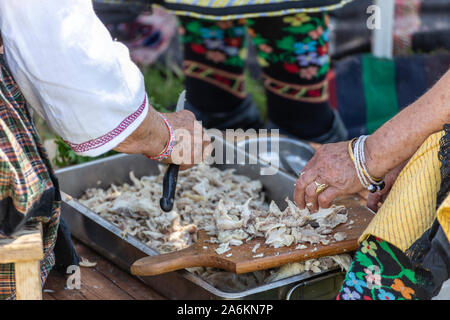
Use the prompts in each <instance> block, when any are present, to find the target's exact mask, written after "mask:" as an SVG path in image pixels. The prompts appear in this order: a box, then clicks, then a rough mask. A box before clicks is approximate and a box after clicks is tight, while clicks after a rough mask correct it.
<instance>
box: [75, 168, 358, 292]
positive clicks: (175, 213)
mask: <svg viewBox="0 0 450 320" xmlns="http://www.w3.org/2000/svg"><path fill="white" fill-rule="evenodd" d="M164 171H165V169H164V168H163V167H162V166H161V167H160V174H159V175H156V176H144V177H142V178H140V179H138V178H136V177H135V176H134V174H133V172H130V179H131V184H128V183H125V184H123V185H120V186H116V185H111V187H110V188H108V189H107V190H103V189H101V188H92V189H88V190H86V192H85V194H84V195H83V196H82V197H81V198H80V199H79V201H80V202H81V203H82V204H83V205H85V206H87V207H88V208H90V209H91V210H92V211H94V212H97V213H98V214H99V215H100V216H101V217H103V218H105V219H106V220H108V221H110V222H112V223H113V224H114V225H116V226H118V227H119V228H120V229H121V230H123V236H126V235H132V236H134V237H136V238H137V239H139V240H140V241H142V242H143V243H145V244H147V245H148V246H149V247H151V248H153V249H155V250H157V251H158V252H160V253H167V252H172V251H177V250H181V249H183V248H186V247H188V246H190V245H191V244H192V243H194V242H195V241H196V236H197V230H206V231H207V233H208V235H210V236H211V238H210V239H209V241H210V242H212V243H218V244H219V247H218V249H217V250H216V251H217V253H218V254H224V253H225V252H227V251H228V250H229V246H230V245H236V246H237V245H241V244H242V243H243V241H248V240H250V239H252V238H254V237H264V238H265V239H266V244H268V245H270V246H272V247H274V248H279V247H283V246H290V245H292V244H296V245H297V248H303V247H304V245H305V244H306V243H311V244H319V243H321V244H328V243H329V242H330V241H341V240H343V239H345V234H344V233H337V234H335V235H334V236H333V237H332V236H331V235H330V233H331V231H332V229H333V228H334V227H336V226H337V225H339V224H341V223H345V222H346V221H347V214H346V209H345V208H344V207H342V206H340V207H332V208H330V209H321V210H319V211H318V212H317V213H314V214H310V212H309V210H308V209H305V210H300V209H299V208H298V207H297V206H296V205H295V204H294V203H293V202H291V201H289V200H288V199H286V201H287V204H288V206H287V208H286V209H285V210H284V211H281V210H280V209H279V208H278V206H277V205H276V204H275V203H274V202H272V203H270V205H268V204H267V202H265V195H264V192H263V188H262V184H261V182H260V181H257V180H251V179H250V178H248V177H246V176H242V175H238V174H235V172H234V170H233V169H230V170H223V171H222V170H219V169H217V168H214V167H210V166H208V165H206V164H200V165H198V166H195V167H194V168H192V169H189V170H185V171H180V172H179V177H178V183H177V192H176V196H175V206H174V210H172V211H171V212H168V213H166V212H164V211H162V210H161V209H160V207H159V199H160V197H161V193H162V180H163V175H164ZM254 249H255V250H254V251H255V252H256V249H257V248H254ZM349 262H350V258H349V257H348V256H347V255H341V256H340V257H325V258H320V259H317V260H316V259H313V260H309V261H306V262H304V263H296V264H289V265H287V266H285V267H282V268H278V269H274V270H269V271H266V272H257V273H252V274H247V275H241V276H236V275H234V276H233V275H230V274H229V273H227V272H222V271H219V270H217V269H213V268H193V269H192V270H191V271H193V272H195V273H196V274H199V275H200V276H202V278H204V279H206V280H208V279H210V280H211V279H215V280H217V278H220V277H221V275H222V276H223V278H224V279H225V278H226V279H230V277H231V278H233V281H232V282H233V283H234V286H235V287H236V286H237V287H239V286H245V287H246V288H248V286H252V284H253V282H254V283H256V284H257V283H261V281H262V282H264V281H266V282H267V281H274V280H278V279H280V277H281V278H283V277H286V276H290V275H292V274H295V273H299V272H303V271H312V272H316V273H317V272H321V271H323V270H326V269H329V268H331V267H335V266H336V265H340V266H342V267H348V265H349ZM286 269H289V270H288V272H286ZM220 274H221V275H220ZM240 278H241V279H243V281H241V282H240V281H239V279H240ZM249 278H251V279H252V280H251V281H250V280H248V279H249ZM222 280H223V279H222ZM210 282H215V283H213V284H214V285H216V286H217V287H219V288H220V287H222V289H224V283H222V284H223V285H222V286H221V283H220V281H212V280H211V281H210ZM222 282H223V281H222ZM225 282H227V283H228V282H229V280H227V281H225ZM239 283H240V285H239ZM230 290H231V287H230Z"/></svg>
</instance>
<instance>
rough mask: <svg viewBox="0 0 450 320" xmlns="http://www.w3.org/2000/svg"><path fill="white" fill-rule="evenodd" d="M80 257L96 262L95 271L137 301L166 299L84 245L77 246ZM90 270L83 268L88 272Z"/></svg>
mask: <svg viewBox="0 0 450 320" xmlns="http://www.w3.org/2000/svg"><path fill="white" fill-rule="evenodd" d="M75 247H76V250H77V253H78V255H80V256H81V257H84V258H86V259H88V260H89V261H91V262H96V263H97V265H96V266H95V268H94V269H95V270H97V271H98V272H100V273H101V274H102V275H103V276H105V278H107V279H109V280H110V281H111V282H113V283H114V284H115V285H116V286H117V287H119V288H120V289H122V290H124V291H125V292H126V293H127V294H129V295H130V296H131V297H133V299H137V300H161V299H166V298H165V297H163V296H162V295H160V294H158V293H157V292H156V291H154V290H153V289H151V288H150V287H149V286H147V285H146V284H144V283H143V282H142V281H140V280H139V279H137V278H136V277H134V276H132V275H130V274H129V273H127V272H126V271H124V270H122V269H119V268H118V267H117V266H115V265H114V264H112V263H111V262H110V261H108V260H107V259H105V258H103V257H101V256H99V255H98V254H97V253H95V252H94V251H92V250H91V249H89V248H88V247H86V246H84V245H82V244H81V243H76V245H75ZM87 269H88V268H83V271H84V270H87Z"/></svg>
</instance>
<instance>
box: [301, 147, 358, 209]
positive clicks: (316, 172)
mask: <svg viewBox="0 0 450 320" xmlns="http://www.w3.org/2000/svg"><path fill="white" fill-rule="evenodd" d="M348 143H349V142H339V143H332V144H325V145H323V146H322V147H320V148H319V149H318V150H317V152H316V153H315V155H314V157H313V158H312V159H311V160H310V161H309V162H308V163H307V164H306V166H305V168H304V169H303V170H302V172H301V173H300V176H299V178H298V180H297V183H296V185H295V191H294V201H295V203H296V204H297V205H298V206H299V207H300V208H302V209H304V208H305V207H308V209H309V210H310V211H312V212H314V211H317V210H318V208H319V207H321V208H328V207H329V206H330V205H331V202H332V201H333V200H334V199H335V198H336V197H338V196H340V195H345V194H353V193H357V192H359V191H361V190H363V186H362V185H361V183H360V182H359V180H358V177H357V175H356V170H355V166H354V164H353V161H352V159H351V158H350V155H349V153H348ZM324 184H325V185H326V188H325V190H323V191H322V192H320V193H317V192H318V187H319V186H320V185H324ZM319 191H320V188H319Z"/></svg>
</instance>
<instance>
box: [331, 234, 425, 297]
mask: <svg viewBox="0 0 450 320" xmlns="http://www.w3.org/2000/svg"><path fill="white" fill-rule="evenodd" d="M426 276H427V274H426V273H422V272H421V273H420V274H419V273H418V272H416V271H415V270H414V268H413V266H412V264H411V262H410V260H409V259H408V257H407V256H406V255H405V254H404V253H403V252H402V251H401V250H400V249H398V248H396V247H395V246H393V245H391V244H390V243H388V242H386V241H384V240H381V239H378V238H376V237H373V236H370V237H369V238H368V239H367V240H365V241H363V242H362V243H361V245H360V247H359V249H358V251H357V252H356V254H355V257H354V259H353V262H352V265H351V266H350V270H349V271H348V272H347V275H346V277H345V280H344V283H343V284H342V287H341V290H340V291H339V294H338V296H337V298H336V299H337V300H415V299H429V298H430V297H429V296H428V294H427V293H426V291H425V289H424V286H425V285H426V284H427V282H429V281H431V278H429V277H426Z"/></svg>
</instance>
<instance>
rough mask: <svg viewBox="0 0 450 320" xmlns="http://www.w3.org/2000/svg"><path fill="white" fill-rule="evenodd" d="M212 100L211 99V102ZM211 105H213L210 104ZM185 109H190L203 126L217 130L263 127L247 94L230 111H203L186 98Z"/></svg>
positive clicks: (259, 116)
mask: <svg viewBox="0 0 450 320" xmlns="http://www.w3.org/2000/svg"><path fill="white" fill-rule="evenodd" d="M213 103H214V102H213V101H211V104H213ZM212 107H213V106H212ZM185 109H186V110H189V111H191V112H192V113H193V114H194V115H195V117H196V118H197V120H199V121H201V122H202V125H203V127H205V128H207V129H210V128H215V129H219V130H225V129H244V130H246V129H250V128H252V129H260V128H262V127H263V122H262V119H261V115H260V114H259V111H258V109H257V107H256V105H255V103H254V102H253V99H252V98H251V97H250V96H248V97H247V98H246V99H245V100H244V101H243V102H242V103H241V104H240V105H239V106H238V107H237V108H235V109H234V110H233V111H230V112H205V111H200V110H198V109H197V108H196V107H195V106H193V105H192V104H190V103H189V101H188V100H186V103H185Z"/></svg>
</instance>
